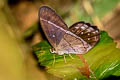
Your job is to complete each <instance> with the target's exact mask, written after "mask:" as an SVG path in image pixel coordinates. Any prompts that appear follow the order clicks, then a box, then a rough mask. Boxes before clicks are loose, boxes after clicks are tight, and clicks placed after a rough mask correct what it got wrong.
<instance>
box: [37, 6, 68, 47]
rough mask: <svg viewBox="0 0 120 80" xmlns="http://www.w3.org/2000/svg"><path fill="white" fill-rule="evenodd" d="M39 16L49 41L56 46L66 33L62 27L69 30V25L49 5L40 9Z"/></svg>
mask: <svg viewBox="0 0 120 80" xmlns="http://www.w3.org/2000/svg"><path fill="white" fill-rule="evenodd" d="M39 18H40V23H41V26H42V29H43V31H44V33H45V35H46V37H47V39H48V41H49V42H50V43H51V45H52V46H53V47H54V48H56V46H57V45H58V44H59V42H60V41H61V39H62V37H63V36H64V34H65V32H63V31H62V29H65V30H68V27H67V25H66V24H65V23H64V21H63V20H62V19H61V18H60V17H59V16H58V15H57V14H56V12H55V11H54V10H52V9H51V8H49V7H47V6H43V7H41V8H40V9H39Z"/></svg>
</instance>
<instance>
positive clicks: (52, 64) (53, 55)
mask: <svg viewBox="0 0 120 80" xmlns="http://www.w3.org/2000/svg"><path fill="white" fill-rule="evenodd" d="M53 59H54V60H53V64H52V65H53V66H54V65H55V54H53Z"/></svg>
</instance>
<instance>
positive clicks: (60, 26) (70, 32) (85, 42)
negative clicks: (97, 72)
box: [39, 6, 100, 55]
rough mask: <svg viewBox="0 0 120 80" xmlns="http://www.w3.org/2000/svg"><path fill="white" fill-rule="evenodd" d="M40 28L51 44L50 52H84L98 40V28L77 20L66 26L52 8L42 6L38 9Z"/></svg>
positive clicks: (60, 53)
mask: <svg viewBox="0 0 120 80" xmlns="http://www.w3.org/2000/svg"><path fill="white" fill-rule="evenodd" d="M39 16H40V23H41V26H42V29H43V31H44V33H45V35H46V37H47V39H48V41H49V42H50V44H51V45H52V46H53V49H51V52H52V53H57V54H59V55H63V54H84V53H86V52H88V51H89V50H90V49H91V48H93V47H94V45H95V44H96V43H97V42H98V41H99V38H100V35H99V30H98V29H97V28H96V27H95V26H91V25H90V24H88V23H84V22H78V23H75V24H73V25H72V26H71V27H69V28H68V27H67V25H66V24H65V23H64V21H63V20H62V19H61V18H60V17H59V16H58V15H57V14H56V12H55V11H54V10H52V9H51V8H49V7H47V6H43V7H41V8H40V10H39Z"/></svg>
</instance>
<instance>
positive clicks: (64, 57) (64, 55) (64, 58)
mask: <svg viewBox="0 0 120 80" xmlns="http://www.w3.org/2000/svg"><path fill="white" fill-rule="evenodd" d="M63 56H64V62H65V63H67V61H66V58H65V55H63Z"/></svg>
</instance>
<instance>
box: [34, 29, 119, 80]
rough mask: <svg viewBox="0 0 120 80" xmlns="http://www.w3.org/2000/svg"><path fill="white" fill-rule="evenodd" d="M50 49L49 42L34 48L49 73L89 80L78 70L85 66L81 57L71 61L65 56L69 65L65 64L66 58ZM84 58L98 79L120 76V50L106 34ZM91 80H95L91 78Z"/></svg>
mask: <svg viewBox="0 0 120 80" xmlns="http://www.w3.org/2000/svg"><path fill="white" fill-rule="evenodd" d="M50 48H51V46H50V44H49V43H48V42H47V41H42V42H40V43H38V44H36V45H35V46H33V50H34V52H35V54H36V55H37V57H38V62H39V63H40V65H42V66H45V67H46V68H47V72H49V73H51V74H53V75H55V76H58V77H60V78H64V79H69V80H72V79H75V78H77V79H82V80H84V79H85V80H86V79H88V78H87V77H85V76H83V75H82V74H81V73H80V71H79V70H78V69H77V67H81V66H82V65H83V63H82V62H81V60H80V58H79V57H77V56H76V55H72V56H73V58H74V59H71V58H70V57H69V56H68V55H65V56H66V60H67V63H65V62H64V57H63V56H61V55H57V54H52V53H50V50H49V49H50ZM54 55H55V56H56V58H55V60H56V62H55V64H54V65H53V61H54V58H53V56H54ZM83 56H84V58H85V59H86V61H87V63H88V64H89V67H90V69H91V70H92V72H93V73H94V75H95V76H96V77H97V79H104V78H106V77H109V76H110V75H117V76H119V75H120V74H118V72H120V58H119V57H120V49H117V48H116V43H114V42H113V40H112V38H110V37H109V36H108V34H107V33H106V32H104V31H102V32H101V38H100V41H99V42H98V44H97V45H96V46H95V47H94V48H93V49H91V50H90V51H89V52H88V53H86V54H83ZM91 76H93V74H91ZM91 80H94V79H93V78H91Z"/></svg>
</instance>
